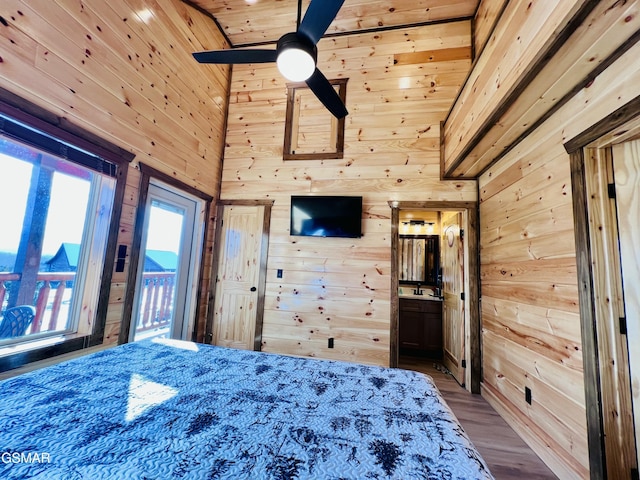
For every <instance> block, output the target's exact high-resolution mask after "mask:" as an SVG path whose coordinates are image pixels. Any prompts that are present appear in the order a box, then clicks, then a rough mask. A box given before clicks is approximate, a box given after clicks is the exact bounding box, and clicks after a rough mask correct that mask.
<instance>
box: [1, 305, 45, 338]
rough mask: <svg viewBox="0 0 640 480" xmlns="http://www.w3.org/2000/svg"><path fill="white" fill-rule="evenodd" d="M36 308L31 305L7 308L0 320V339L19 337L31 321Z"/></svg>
mask: <svg viewBox="0 0 640 480" xmlns="http://www.w3.org/2000/svg"><path fill="white" fill-rule="evenodd" d="M35 316H36V309H35V308H34V307H32V306H31V305H19V306H17V307H11V308H7V310H6V311H5V312H4V317H2V320H0V339H2V338H14V337H21V336H22V335H24V334H25V332H26V331H27V328H29V325H31V322H33V319H34V318H35Z"/></svg>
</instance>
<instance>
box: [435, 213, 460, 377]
mask: <svg viewBox="0 0 640 480" xmlns="http://www.w3.org/2000/svg"><path fill="white" fill-rule="evenodd" d="M461 223H462V213H460V212H442V234H441V236H442V239H441V242H440V245H441V247H440V252H441V259H442V260H441V270H440V271H441V275H442V295H443V296H444V299H443V303H442V329H443V334H444V339H443V340H444V344H443V350H444V366H445V367H446V368H447V369H448V370H449V371H450V372H451V373H452V374H453V376H454V377H455V379H456V380H457V381H458V383H460V384H461V385H464V379H465V369H464V367H463V365H464V363H465V362H464V350H465V349H464V331H465V325H464V322H465V318H464V300H463V298H464V293H463V290H464V258H463V255H464V249H463V245H462V241H463V239H462V235H461V228H460V225H461Z"/></svg>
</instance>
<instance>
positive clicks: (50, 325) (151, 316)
mask: <svg viewBox="0 0 640 480" xmlns="http://www.w3.org/2000/svg"><path fill="white" fill-rule="evenodd" d="M75 277H76V273H75V272H39V273H38V275H37V277H36V281H37V286H36V291H35V292H34V297H33V305H34V306H35V307H36V316H35V319H34V320H33V322H32V324H31V326H30V327H29V329H28V330H27V332H26V333H25V335H28V334H33V333H41V332H48V331H62V330H65V329H66V328H67V327H66V326H67V323H68V319H69V308H68V305H69V303H70V299H71V293H72V292H73V282H74V280H75ZM143 278H144V283H143V285H144V290H143V292H142V297H141V301H142V304H141V307H142V308H141V309H140V315H139V317H138V323H137V326H136V331H138V332H140V331H146V330H151V329H155V328H162V327H166V326H168V325H169V324H170V323H171V316H172V310H173V290H174V280H175V273H174V272H145V273H144V275H143ZM20 279H21V275H20V274H19V273H1V272H0V310H1V311H2V312H4V310H5V307H6V301H7V300H8V294H9V290H10V284H11V282H17V281H20Z"/></svg>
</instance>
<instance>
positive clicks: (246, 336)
mask: <svg viewBox="0 0 640 480" xmlns="http://www.w3.org/2000/svg"><path fill="white" fill-rule="evenodd" d="M264 215H265V207H264V206H261V205H258V206H246V205H225V206H224V212H223V216H222V231H221V235H220V249H219V252H220V255H219V260H218V272H217V277H216V291H215V301H214V317H213V343H214V345H220V346H226V347H233V348H242V349H246V350H253V349H254V346H255V338H256V317H257V313H258V312H257V310H258V291H259V288H258V287H259V282H260V266H261V264H262V262H261V260H262V259H261V255H262V236H263V229H264Z"/></svg>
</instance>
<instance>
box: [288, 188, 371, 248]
mask: <svg viewBox="0 0 640 480" xmlns="http://www.w3.org/2000/svg"><path fill="white" fill-rule="evenodd" d="M290 228H291V229H290V232H291V235H300V236H307V237H348V238H357V237H361V236H362V197H346V196H295V195H294V196H292V197H291V224H290Z"/></svg>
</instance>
